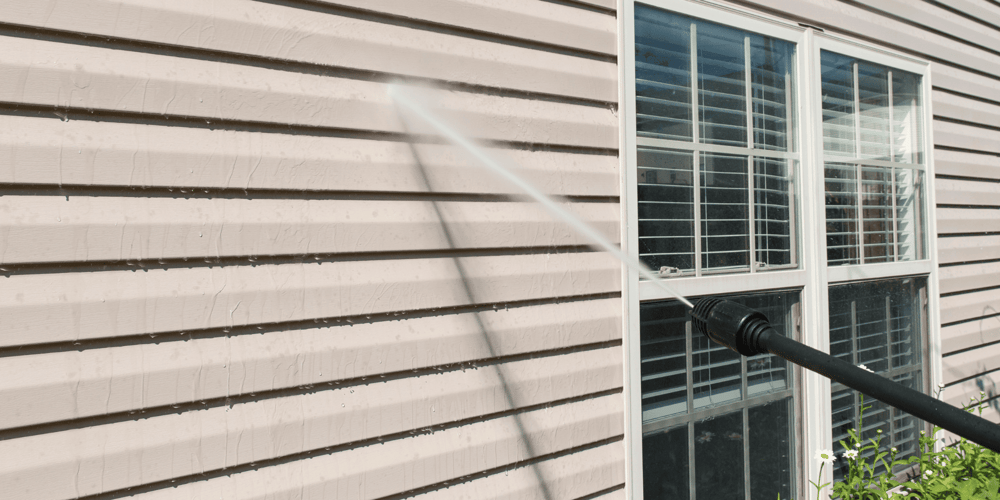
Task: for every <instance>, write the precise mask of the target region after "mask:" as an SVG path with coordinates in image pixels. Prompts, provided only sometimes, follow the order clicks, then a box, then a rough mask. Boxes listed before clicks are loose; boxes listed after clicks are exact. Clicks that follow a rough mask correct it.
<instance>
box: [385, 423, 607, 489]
mask: <svg viewBox="0 0 1000 500" xmlns="http://www.w3.org/2000/svg"><path fill="white" fill-rule="evenodd" d="M624 438H625V436H624V435H623V434H619V435H618V436H614V437H610V438H605V439H601V440H600V441H594V442H591V443H587V444H584V445H580V446H575V447H572V448H568V449H565V450H561V451H557V452H554V453H547V454H545V455H539V456H537V457H533V458H530V459H527V460H522V461H519V462H514V463H513V464H510V465H505V466H500V467H494V468H492V469H487V470H484V471H480V472H476V473H473V474H466V475H464V476H459V477H457V478H454V479H451V480H448V481H442V482H439V483H435V484H431V485H427V486H424V487H421V488H414V489H412V490H408V491H404V492H402V493H396V494H393V495H388V496H384V497H379V498H376V499H374V500H402V499H404V498H409V497H412V496H416V495H421V494H424V493H430V492H432V491H436V490H440V489H444V488H448V487H449V486H456V485H459V484H463V483H468V482H470V481H474V480H476V479H481V478H484V477H489V476H493V475H497V474H499V473H501V472H505V471H510V470H514V469H519V468H522V467H528V466H531V465H535V464H537V463H540V462H544V461H546V460H552V459H555V458H560V457H564V456H567V455H572V454H575V453H580V452H583V451H587V450H590V449H593V448H598V447H600V446H604V445H606V444H611V443H616V442H618V441H622V440H623V439H624Z"/></svg>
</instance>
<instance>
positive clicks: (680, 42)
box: [635, 4, 692, 141]
mask: <svg viewBox="0 0 1000 500" xmlns="http://www.w3.org/2000/svg"><path fill="white" fill-rule="evenodd" d="M635 100H636V103H635V107H636V119H635V120H636V131H637V133H638V135H641V136H649V137H660V138H663V139H674V140H681V141H691V140H692V117H691V19H690V18H687V17H683V16H678V15H676V14H670V13H668V12H664V11H661V10H658V9H653V8H650V7H646V6H644V5H641V4H636V6H635Z"/></svg>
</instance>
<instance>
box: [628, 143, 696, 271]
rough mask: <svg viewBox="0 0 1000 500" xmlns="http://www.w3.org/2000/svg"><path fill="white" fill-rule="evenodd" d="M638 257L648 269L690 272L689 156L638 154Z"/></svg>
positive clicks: (643, 151)
mask: <svg viewBox="0 0 1000 500" xmlns="http://www.w3.org/2000/svg"><path fill="white" fill-rule="evenodd" d="M637 156H638V161H637V163H638V167H639V175H638V178H639V257H640V258H641V259H642V261H643V262H645V263H646V265H648V266H649V267H650V268H652V269H659V268H660V267H661V266H669V267H676V268H678V269H681V270H693V269H694V177H693V176H694V167H693V163H692V162H693V160H692V156H693V155H692V153H689V152H673V151H662V150H652V149H642V148H640V149H639V150H638V155H637Z"/></svg>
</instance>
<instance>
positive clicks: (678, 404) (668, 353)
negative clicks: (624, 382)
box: [639, 301, 687, 423]
mask: <svg viewBox="0 0 1000 500" xmlns="http://www.w3.org/2000/svg"><path fill="white" fill-rule="evenodd" d="M639 321H640V325H641V326H640V328H641V329H642V340H641V342H640V348H639V350H640V357H641V360H642V368H641V370H640V371H641V376H642V421H643V423H648V422H652V421H655V420H658V419H661V418H663V417H667V416H670V415H675V414H677V413H684V412H686V411H687V334H686V328H687V327H686V324H687V311H686V308H685V307H684V306H683V305H682V304H680V303H679V302H676V301H667V302H647V303H644V304H642V306H641V307H640V309H639Z"/></svg>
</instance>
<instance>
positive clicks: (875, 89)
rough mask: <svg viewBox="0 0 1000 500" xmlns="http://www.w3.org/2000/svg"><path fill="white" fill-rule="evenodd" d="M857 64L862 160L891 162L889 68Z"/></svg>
mask: <svg viewBox="0 0 1000 500" xmlns="http://www.w3.org/2000/svg"><path fill="white" fill-rule="evenodd" d="M857 64H858V107H859V111H860V112H859V115H860V116H859V117H858V123H859V124H860V127H861V128H860V129H859V130H860V132H861V133H860V136H861V137H860V138H861V151H860V157H861V158H870V159H878V160H890V159H891V155H890V154H889V149H890V148H889V146H890V141H889V72H888V68H886V67H885V66H877V65H874V64H870V63H867V62H864V61H858V63H857Z"/></svg>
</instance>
